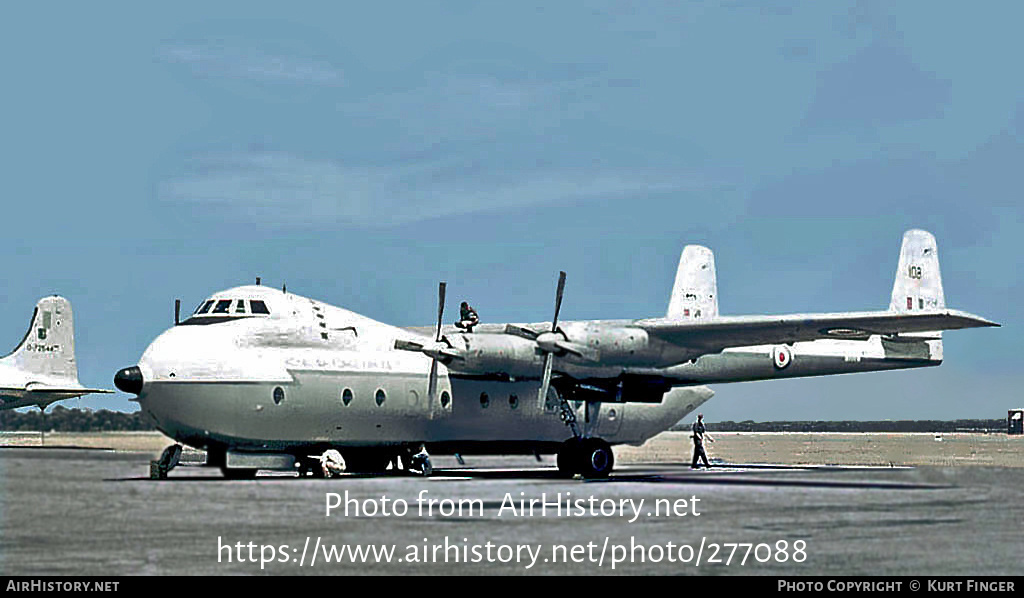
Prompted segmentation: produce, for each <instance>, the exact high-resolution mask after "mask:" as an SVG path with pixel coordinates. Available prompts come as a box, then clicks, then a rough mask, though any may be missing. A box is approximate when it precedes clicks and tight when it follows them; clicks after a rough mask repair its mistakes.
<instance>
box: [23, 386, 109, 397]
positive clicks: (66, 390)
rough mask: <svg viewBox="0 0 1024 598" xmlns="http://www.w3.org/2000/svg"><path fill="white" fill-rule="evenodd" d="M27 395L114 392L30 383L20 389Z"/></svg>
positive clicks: (76, 394)
mask: <svg viewBox="0 0 1024 598" xmlns="http://www.w3.org/2000/svg"><path fill="white" fill-rule="evenodd" d="M21 390H23V391H26V392H28V393H39V394H56V395H75V396H79V395H87V394H113V393H114V391H112V390H106V389H104V388H82V387H60V386H50V385H48V384H39V383H30V384H29V385H28V387H27V388H24V389H21Z"/></svg>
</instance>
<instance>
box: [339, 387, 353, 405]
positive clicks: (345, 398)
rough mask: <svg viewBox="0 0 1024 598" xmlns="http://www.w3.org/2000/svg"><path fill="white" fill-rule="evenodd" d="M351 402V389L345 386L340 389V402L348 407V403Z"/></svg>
mask: <svg viewBox="0 0 1024 598" xmlns="http://www.w3.org/2000/svg"><path fill="white" fill-rule="evenodd" d="M351 402H352V389H351V388H346V389H345V390H343V391H341V403H342V404H343V405H345V406H346V407H348V404H349V403H351Z"/></svg>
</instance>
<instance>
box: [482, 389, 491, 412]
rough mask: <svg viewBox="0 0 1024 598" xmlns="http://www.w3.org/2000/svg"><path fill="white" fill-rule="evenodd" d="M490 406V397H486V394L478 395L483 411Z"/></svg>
mask: <svg viewBox="0 0 1024 598" xmlns="http://www.w3.org/2000/svg"><path fill="white" fill-rule="evenodd" d="M490 404H491V397H489V396H487V393H486V392H482V393H480V406H481V407H483V408H484V409H487V407H488V406H489V405H490Z"/></svg>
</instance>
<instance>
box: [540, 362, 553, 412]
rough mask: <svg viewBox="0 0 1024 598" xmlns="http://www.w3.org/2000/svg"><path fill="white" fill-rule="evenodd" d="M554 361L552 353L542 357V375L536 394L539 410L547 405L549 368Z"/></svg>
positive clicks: (549, 379) (549, 383)
mask: <svg viewBox="0 0 1024 598" xmlns="http://www.w3.org/2000/svg"><path fill="white" fill-rule="evenodd" d="M554 361H555V356H554V354H552V353H548V354H547V355H545V356H544V375H543V376H542V377H541V379H540V390H539V391H538V394H537V406H538V407H540V408H541V409H543V408H544V405H545V404H546V403H547V399H548V387H549V386H551V366H552V364H553V363H554Z"/></svg>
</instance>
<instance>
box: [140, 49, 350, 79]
mask: <svg viewBox="0 0 1024 598" xmlns="http://www.w3.org/2000/svg"><path fill="white" fill-rule="evenodd" d="M158 56H159V58H160V59H161V60H163V61H164V62H168V63H171V64H180V65H184V66H187V67H188V68H190V69H191V70H192V72H193V73H194V74H196V75H197V76H201V77H226V78H233V79H248V80H254V81H259V82H263V83H279V84H293V85H294V84H302V85H325V86H334V85H340V84H341V83H342V74H341V71H340V70H338V69H337V68H335V67H334V66H333V65H331V64H330V63H329V62H327V61H325V60H321V59H317V58H311V57H301V56H293V55H285V54H280V53H273V52H266V51H264V50H261V49H259V48H255V47H246V46H243V45H235V44H230V43H226V42H217V41H204V42H176V43H170V44H167V45H165V46H164V47H162V48H161V49H160V51H159V53H158Z"/></svg>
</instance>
